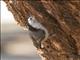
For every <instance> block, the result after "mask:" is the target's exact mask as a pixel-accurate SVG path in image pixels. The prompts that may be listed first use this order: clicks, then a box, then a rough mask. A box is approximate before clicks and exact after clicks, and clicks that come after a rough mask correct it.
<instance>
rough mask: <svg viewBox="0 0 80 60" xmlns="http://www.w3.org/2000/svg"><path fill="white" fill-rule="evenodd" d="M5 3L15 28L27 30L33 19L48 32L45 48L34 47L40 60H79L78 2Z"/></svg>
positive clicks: (10, 0)
mask: <svg viewBox="0 0 80 60" xmlns="http://www.w3.org/2000/svg"><path fill="white" fill-rule="evenodd" d="M4 1H5V2H6V4H7V7H8V9H9V11H11V12H12V14H13V15H14V18H15V20H16V21H17V23H18V25H20V26H22V27H24V28H26V27H27V24H28V18H29V16H31V15H33V16H34V17H35V18H36V19H37V20H38V21H39V22H40V23H41V24H42V25H43V26H44V27H45V28H46V29H47V30H48V32H49V34H50V35H49V36H48V38H47V39H46V40H45V41H44V40H42V41H43V46H44V47H43V48H37V47H36V48H37V51H38V54H39V55H40V56H41V58H42V60H80V0H47V1H46V0H22V1H19V0H4ZM41 43H42V42H41Z"/></svg>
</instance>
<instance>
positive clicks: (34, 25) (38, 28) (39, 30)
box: [28, 16, 48, 48]
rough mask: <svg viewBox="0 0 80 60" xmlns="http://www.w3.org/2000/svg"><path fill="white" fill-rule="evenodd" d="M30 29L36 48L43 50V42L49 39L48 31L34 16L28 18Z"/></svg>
mask: <svg viewBox="0 0 80 60" xmlns="http://www.w3.org/2000/svg"><path fill="white" fill-rule="evenodd" d="M28 28H29V30H30V36H31V37H32V41H33V44H34V46H35V47H37V48H41V42H42V41H43V40H46V39H47V38H48V31H47V29H46V28H45V27H44V26H43V25H42V24H40V23H39V22H38V21H37V20H36V19H35V17H33V16H30V17H29V18H28Z"/></svg>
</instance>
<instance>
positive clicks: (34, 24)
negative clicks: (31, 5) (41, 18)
mask: <svg viewBox="0 0 80 60" xmlns="http://www.w3.org/2000/svg"><path fill="white" fill-rule="evenodd" d="M28 23H29V24H30V25H31V26H32V27H34V28H36V29H42V28H43V27H42V25H41V24H40V23H39V22H38V21H37V20H36V19H35V17H33V16H30V17H29V18H28Z"/></svg>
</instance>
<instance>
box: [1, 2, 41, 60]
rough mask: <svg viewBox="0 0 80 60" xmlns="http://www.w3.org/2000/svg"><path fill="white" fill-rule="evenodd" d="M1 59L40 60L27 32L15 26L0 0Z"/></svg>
mask: <svg viewBox="0 0 80 60" xmlns="http://www.w3.org/2000/svg"><path fill="white" fill-rule="evenodd" d="M0 10H1V12H0V14H1V16H0V18H1V60H41V59H40V57H39V56H38V54H37V52H36V48H35V47H34V46H33V44H32V41H31V39H30V36H29V35H28V32H27V31H25V30H23V29H22V28H21V27H19V26H17V24H16V23H15V20H14V17H13V15H12V13H11V12H10V11H8V9H7V7H6V4H5V3H4V2H3V1H0Z"/></svg>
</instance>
